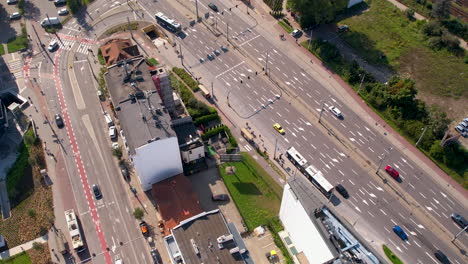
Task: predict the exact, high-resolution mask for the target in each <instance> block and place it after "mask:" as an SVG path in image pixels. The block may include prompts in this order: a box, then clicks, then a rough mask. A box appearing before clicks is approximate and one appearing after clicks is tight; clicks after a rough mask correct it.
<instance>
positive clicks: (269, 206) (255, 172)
mask: <svg viewBox="0 0 468 264" xmlns="http://www.w3.org/2000/svg"><path fill="white" fill-rule="evenodd" d="M241 155H242V157H243V161H242V162H228V163H224V164H222V165H221V166H220V169H219V170H220V173H221V176H222V177H223V180H224V183H225V184H226V186H227V188H228V190H229V193H230V194H231V197H232V199H233V200H234V202H235V204H236V206H237V208H238V209H239V212H240V214H241V215H242V218H243V219H244V222H245V224H246V225H247V228H248V229H249V230H253V229H254V228H256V227H257V226H259V225H266V224H267V223H268V222H269V221H270V220H272V219H274V218H276V217H277V215H278V213H279V208H280V205H281V196H282V189H281V187H280V186H279V185H278V184H277V183H276V182H275V181H274V180H273V179H272V178H271V176H270V175H268V173H267V172H266V171H265V170H264V169H263V168H262V167H260V166H259V165H258V163H257V162H256V161H255V160H254V159H253V158H252V157H250V156H249V155H248V154H247V153H241ZM227 166H235V167H236V174H232V175H226V170H225V168H226V167H227Z"/></svg>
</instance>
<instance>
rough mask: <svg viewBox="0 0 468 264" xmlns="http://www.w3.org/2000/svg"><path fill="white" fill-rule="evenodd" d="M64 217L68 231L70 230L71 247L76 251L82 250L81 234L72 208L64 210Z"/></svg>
mask: <svg viewBox="0 0 468 264" xmlns="http://www.w3.org/2000/svg"><path fill="white" fill-rule="evenodd" d="M65 219H66V221H67V226H68V232H70V238H71V241H72V247H73V249H74V250H75V251H77V252H82V251H84V250H85V248H84V242H83V236H82V235H81V230H80V226H79V225H78V220H77V218H76V215H75V211H74V210H73V209H70V210H67V211H65Z"/></svg>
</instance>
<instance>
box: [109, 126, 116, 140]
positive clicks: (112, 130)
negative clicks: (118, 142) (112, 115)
mask: <svg viewBox="0 0 468 264" xmlns="http://www.w3.org/2000/svg"><path fill="white" fill-rule="evenodd" d="M109 137H110V138H111V139H115V138H117V128H116V127H115V126H111V127H109Z"/></svg>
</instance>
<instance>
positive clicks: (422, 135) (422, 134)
mask: <svg viewBox="0 0 468 264" xmlns="http://www.w3.org/2000/svg"><path fill="white" fill-rule="evenodd" d="M427 127H428V126H425V127H424V128H423V132H422V133H421V136H420V137H419V139H418V141H416V145H415V146H416V147H417V146H418V144H419V142H421V139H422V138H423V137H424V134H425V133H426V130H427Z"/></svg>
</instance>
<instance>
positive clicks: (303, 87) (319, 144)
mask: <svg viewBox="0 0 468 264" xmlns="http://www.w3.org/2000/svg"><path fill="white" fill-rule="evenodd" d="M143 3H144V6H145V8H147V10H152V12H155V10H158V11H162V12H164V13H165V14H166V15H168V16H169V17H172V18H175V19H176V20H177V21H179V22H181V23H182V25H183V26H186V27H185V28H184V32H185V36H182V37H181V38H175V40H176V42H178V43H181V44H182V46H183V54H184V63H185V65H186V66H187V67H188V68H189V69H190V70H191V71H193V72H195V73H196V75H197V76H201V77H202V79H201V82H202V83H204V84H205V86H207V87H210V84H211V82H213V85H214V88H215V89H214V94H215V96H216V97H217V98H218V103H219V104H220V105H221V104H222V103H223V102H224V104H226V103H225V99H224V98H227V97H228V94H229V104H230V105H231V107H232V108H233V109H234V110H235V112H236V113H237V115H238V117H240V118H241V119H244V120H246V121H247V122H249V123H250V124H253V126H255V128H256V129H257V130H258V131H261V134H262V138H263V139H264V140H265V141H269V143H266V145H269V146H273V145H274V139H275V138H278V139H279V141H278V147H279V149H280V150H281V152H284V151H285V150H286V149H287V148H289V147H290V146H295V147H296V148H297V149H299V151H300V152H301V153H302V154H303V155H304V156H305V157H306V158H307V159H308V161H309V163H311V164H313V165H314V166H316V167H318V168H319V169H321V170H322V171H323V172H324V174H325V175H326V177H327V178H328V179H329V181H330V182H331V183H332V184H336V183H342V184H343V185H345V186H346V187H347V188H348V189H349V190H350V192H351V198H350V199H349V200H348V201H344V202H342V203H341V204H346V206H347V207H348V208H351V209H353V211H354V213H355V214H357V215H360V219H359V221H366V222H368V223H369V224H370V225H371V226H373V227H374V228H373V229H374V230H376V231H377V232H379V231H382V230H385V232H383V233H381V234H380V236H378V237H380V239H381V240H383V241H385V242H386V243H387V244H389V245H390V246H391V247H393V248H394V249H396V251H401V253H404V254H403V255H404V256H405V257H404V259H405V260H407V261H408V262H409V263H417V262H419V263H430V262H431V261H432V258H433V257H432V252H433V251H434V250H435V249H442V250H443V251H444V252H446V253H447V254H448V255H449V256H450V257H451V258H452V260H453V261H454V262H455V263H457V261H458V262H459V263H463V262H464V261H462V260H461V259H460V258H459V257H458V256H457V254H456V253H455V252H453V251H452V249H449V247H448V246H447V245H445V244H443V243H436V242H435V241H439V240H440V239H439V238H438V236H436V235H434V234H433V233H432V232H431V231H430V229H432V228H431V227H426V226H425V224H422V222H423V221H422V220H421V219H418V218H417V217H416V216H415V215H414V214H412V213H411V212H409V211H408V210H407V209H405V208H404V207H403V206H401V204H400V202H399V201H397V199H398V200H400V198H395V197H394V195H390V194H389V193H388V191H387V190H388V186H385V185H388V184H390V185H392V186H395V188H397V189H399V188H401V187H402V188H403V189H404V190H405V191H407V192H408V194H409V195H411V196H412V198H414V199H415V200H416V201H418V203H420V204H421V205H422V208H425V210H426V212H428V213H429V214H431V216H432V217H433V218H435V219H437V220H438V221H439V222H441V224H442V225H444V226H445V227H446V228H447V229H449V230H450V232H452V234H456V232H458V231H459V228H458V227H457V226H455V225H454V224H453V222H452V221H451V220H450V218H449V215H450V213H452V211H459V212H463V211H465V210H464V207H463V206H462V205H461V204H459V203H458V202H457V201H456V200H455V199H453V198H451V197H450V194H448V193H445V192H444V191H442V189H441V188H440V187H439V186H438V185H437V184H436V183H435V182H434V181H432V179H431V178H429V177H427V176H425V175H424V174H423V173H422V172H421V171H420V169H419V168H418V167H417V166H416V165H415V164H413V163H412V162H411V161H410V160H409V159H408V158H407V157H404V156H402V155H400V154H399V153H396V151H395V150H394V149H393V150H391V149H390V148H392V146H391V144H390V143H389V142H388V141H387V140H386V139H385V136H384V135H379V134H378V133H377V132H376V131H375V130H374V129H373V128H372V127H370V126H369V125H368V124H367V123H366V122H365V121H363V120H362V119H361V118H360V117H358V116H356V115H354V114H353V113H352V111H351V110H350V109H349V108H347V106H346V105H345V104H343V103H342V102H341V100H340V98H336V97H334V96H332V95H331V94H330V93H329V92H328V90H326V89H325V88H324V87H323V86H322V85H321V84H319V83H318V82H317V81H315V80H314V78H313V77H312V76H310V75H309V74H308V73H307V72H304V71H303V70H302V69H301V68H300V67H299V66H298V65H296V64H295V63H294V62H293V61H292V60H291V59H290V58H289V56H288V55H287V54H284V53H282V52H281V49H280V48H278V47H275V46H273V45H272V44H271V43H274V42H272V41H269V40H268V39H267V38H265V37H264V36H263V35H261V34H259V33H257V32H256V29H255V28H253V29H252V27H253V26H255V22H252V21H253V20H250V19H248V18H247V19H246V20H247V21H248V22H247V23H249V22H250V23H251V24H247V23H246V22H244V21H243V19H244V18H246V16H245V15H240V16H237V14H238V13H239V12H240V11H239V10H233V12H229V11H227V10H224V9H225V8H226V7H225V6H223V5H222V4H220V3H219V2H216V4H217V5H218V7H219V8H220V10H224V12H225V14H224V15H220V14H217V15H215V16H219V17H220V18H219V19H218V22H217V28H220V29H222V28H223V27H222V26H220V25H221V24H225V25H226V27H227V24H228V23H229V32H230V34H229V35H230V36H231V37H234V36H236V38H237V39H234V41H235V42H237V43H236V45H237V46H242V48H243V49H244V50H245V51H246V52H247V53H249V54H250V58H251V59H246V58H244V57H241V56H239V55H238V54H237V53H235V52H232V50H231V51H229V52H227V53H222V54H221V55H219V56H216V58H215V59H214V60H213V61H209V60H208V59H207V54H208V53H213V51H214V50H215V49H218V50H220V48H219V47H220V46H221V45H226V40H225V37H215V36H214V35H213V34H212V33H211V32H210V31H208V30H206V28H204V27H203V26H201V25H200V24H198V25H196V26H194V27H190V26H188V25H189V22H190V21H192V20H193V19H194V16H193V14H191V15H188V14H187V13H186V12H184V11H183V10H182V12H179V11H180V10H181V9H180V8H178V9H177V10H175V9H173V8H171V7H170V5H167V4H166V3H165V2H163V1H159V2H158V3H153V2H144V1H143ZM173 4H174V3H173ZM203 8H205V6H204V5H203V4H202V3H200V2H199V10H200V13H201V14H203V13H204V12H205V11H208V9H206V10H203ZM148 13H149V14H151V13H150V12H148ZM221 18H222V19H221ZM223 20H224V21H226V22H224V23H223ZM248 28H249V29H248ZM261 33H264V32H261ZM265 34H267V33H265ZM267 51H268V53H269V56H268V62H269V69H270V71H269V73H270V76H281V81H282V83H283V86H284V87H287V90H288V91H289V92H292V93H291V94H293V95H294V97H300V98H301V99H302V100H304V101H305V102H307V103H308V105H310V106H312V107H311V108H310V109H308V110H309V111H310V112H311V114H310V115H306V116H305V115H303V112H304V111H301V112H298V111H296V109H295V108H296V107H300V106H299V105H293V106H291V105H290V104H289V102H288V101H287V100H279V101H275V102H274V103H273V104H270V103H269V100H270V99H271V100H274V98H275V95H276V94H279V93H280V92H281V90H278V89H277V88H275V87H274V86H272V85H271V83H270V82H267V81H265V79H264V78H263V77H259V76H258V75H257V76H256V75H255V71H257V72H260V70H261V69H260V67H261V66H260V65H263V64H265V63H266V61H267ZM200 58H204V59H205V60H206V61H205V62H204V63H200V61H199V59H200ZM252 59H253V60H257V61H258V64H256V63H254V62H253V61H252ZM247 76H250V78H249V77H247ZM241 80H242V83H241ZM321 98H325V102H324V106H325V108H327V107H328V106H330V105H334V106H337V107H338V108H340V109H341V110H342V112H344V119H343V120H338V119H335V117H333V116H332V115H331V114H330V113H329V112H324V114H323V117H322V118H323V119H325V120H326V121H328V122H329V123H333V124H334V129H336V130H338V131H339V132H340V133H341V134H343V135H345V136H346V137H348V140H349V141H351V142H353V144H355V146H356V147H357V148H359V149H360V150H361V151H362V152H363V153H364V154H365V155H366V156H369V160H370V161H371V162H372V163H374V164H377V163H378V162H379V157H378V156H379V155H380V157H382V158H383V156H382V154H384V153H387V154H386V159H385V161H384V166H385V165H386V164H391V165H392V166H393V167H395V168H396V169H398V170H399V171H400V173H401V175H402V179H403V183H402V184H398V183H393V182H390V181H391V180H392V179H391V178H389V177H388V176H386V175H384V174H383V173H382V172H381V174H382V177H387V178H388V182H390V183H382V181H381V180H379V178H376V177H372V178H369V177H368V176H364V175H366V174H369V171H364V170H363V169H361V166H360V165H358V164H356V162H355V161H353V160H351V159H349V158H347V156H349V155H350V154H351V153H346V150H342V149H341V147H340V146H339V144H337V141H336V140H335V139H334V138H331V137H329V136H326V135H325V134H323V132H322V131H321V130H322V129H320V128H318V127H317V123H316V121H315V122H313V120H316V119H315V118H311V117H314V116H316V115H317V113H318V111H320V107H321V105H322V103H321V102H320V100H321ZM291 101H293V102H294V100H291ZM262 105H263V106H265V107H263V106H262ZM313 112H315V113H313ZM275 122H278V123H281V124H282V125H283V126H284V127H285V129H286V136H284V137H283V136H279V135H278V134H276V132H275V131H274V130H273V128H272V127H271V125H272V124H273V123H275ZM238 124H243V123H238ZM270 149H271V148H270ZM348 152H350V151H349V150H348ZM369 170H370V169H369ZM422 177H424V180H423V181H420V180H419V179H422ZM398 185H400V186H398ZM428 197H429V199H428ZM341 204H340V205H339V206H343V205H341ZM343 210H344V209H343ZM395 224H399V225H402V226H403V227H404V228H405V229H406V230H407V231H408V232H409V233H410V237H411V239H410V241H411V242H409V244H405V243H402V242H401V241H399V240H398V238H397V237H396V236H395V235H394V234H392V232H391V227H392V226H393V225H395ZM386 232H388V234H386ZM460 239H462V241H464V240H463V239H466V235H463V236H462V237H461V238H460ZM446 242H447V241H445V243H446Z"/></svg>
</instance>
